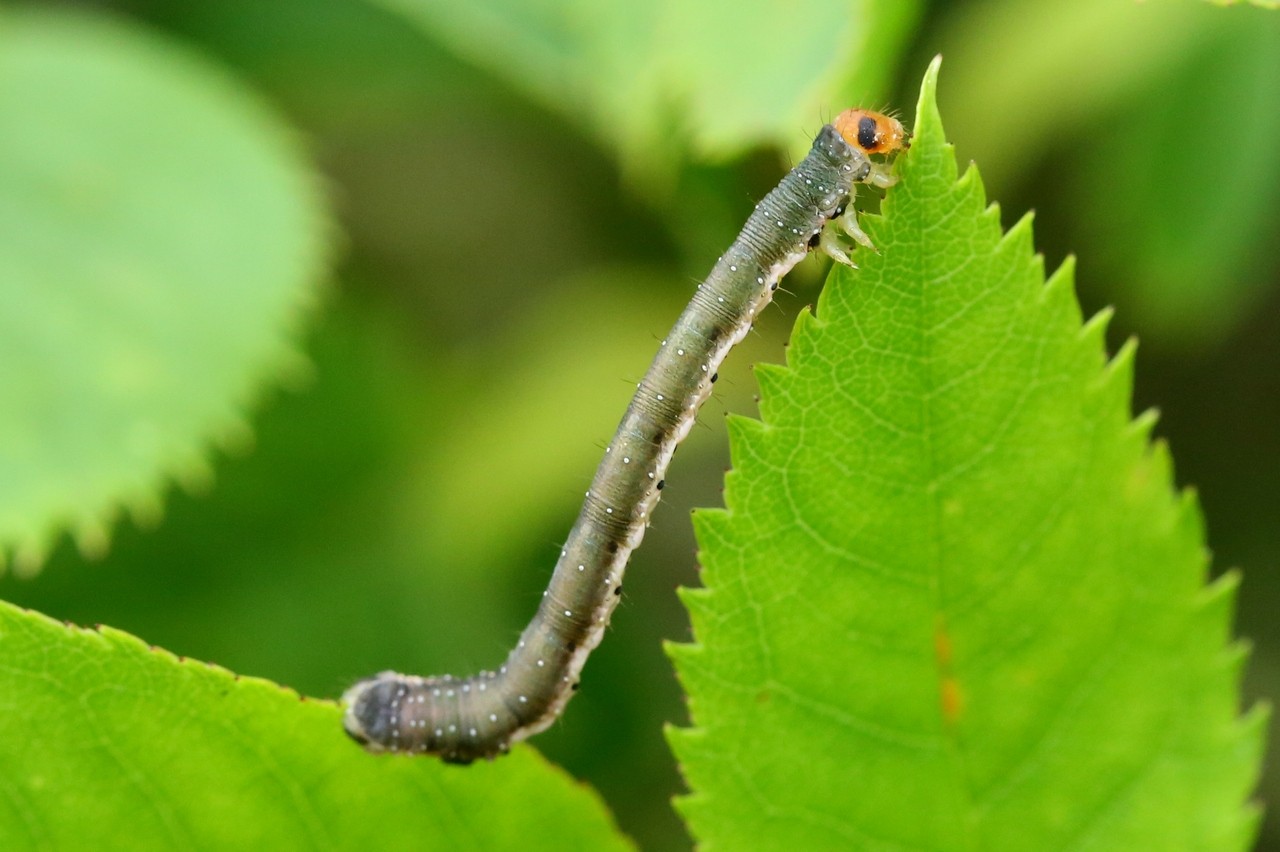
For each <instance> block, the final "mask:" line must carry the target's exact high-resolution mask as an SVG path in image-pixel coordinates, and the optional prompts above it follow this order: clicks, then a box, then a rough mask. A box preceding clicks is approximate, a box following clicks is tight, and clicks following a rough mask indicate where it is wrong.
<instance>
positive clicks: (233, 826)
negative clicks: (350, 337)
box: [0, 603, 628, 850]
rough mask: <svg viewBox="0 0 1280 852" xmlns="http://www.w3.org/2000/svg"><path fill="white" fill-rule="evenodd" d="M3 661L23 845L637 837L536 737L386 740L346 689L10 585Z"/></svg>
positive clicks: (0, 815)
mask: <svg viewBox="0 0 1280 852" xmlns="http://www.w3.org/2000/svg"><path fill="white" fill-rule="evenodd" d="M0 661H2V662H0V719H3V720H4V734H3V736H0V837H3V838H5V847H6V848H49V849H73V848H80V847H83V846H84V845H85V844H86V843H90V842H92V843H98V844H102V843H107V844H108V845H113V844H114V845H119V846H121V847H128V848H130V849H165V848H171V849H192V848H199V849H251V848H252V849H314V848H323V849H356V848H374V847H376V848H380V849H513V848H521V849H529V848H545V849H592V850H595V849H625V848H628V844H627V842H626V841H625V840H624V839H623V838H621V837H620V836H619V835H618V833H617V832H616V830H615V829H614V828H613V826H612V824H611V822H610V819H609V816H608V814H607V812H606V811H605V809H604V807H603V805H602V804H601V802H600V801H599V799H598V798H597V797H596V796H595V794H594V793H592V792H591V791H590V790H589V789H588V788H586V787H583V786H581V785H579V784H578V783H577V782H575V781H574V780H573V779H572V778H570V777H568V776H567V775H565V773H564V772H563V771H561V770H559V769H556V768H555V767H553V766H550V765H549V764H547V763H546V762H545V761H544V760H543V759H542V758H541V757H540V756H539V755H538V754H537V752H535V751H534V750H533V749H531V748H528V747H525V746H519V747H517V748H516V749H515V750H514V751H513V753H512V754H511V755H510V756H509V757H507V758H505V759H503V760H502V761H498V762H493V763H482V764H477V765H475V766H471V767H468V768H465V769H463V768H459V767H449V766H446V765H444V764H442V763H441V762H439V761H436V760H422V759H415V758H404V757H400V758H395V757H392V758H385V757H375V756H373V755H370V754H367V753H365V752H364V751H362V750H360V749H359V748H358V747H356V746H355V745H354V744H353V743H351V742H350V741H348V740H347V739H346V738H345V737H344V736H343V735H342V728H341V725H340V722H339V719H340V710H339V708H338V707H337V706H336V705H335V704H333V703H331V702H327V701H313V700H308V699H305V698H302V699H300V698H299V697H298V695H297V694H296V693H294V692H291V691H289V690H286V689H282V688H281V687H279V686H276V685H275V684H273V683H270V682H268V681H264V680H259V679H257V678H239V677H236V676H235V675H233V674H232V673H230V672H228V671H226V670H224V669H221V668H218V667H217V666H211V665H207V664H205V663H197V662H194V661H190V660H183V659H180V658H175V657H174V656H173V655H171V654H169V653H167V652H164V651H160V650H158V649H155V648H148V647H147V646H146V645H145V644H143V643H142V642H141V641H139V640H138V639H135V638H134V637H132V636H129V635H128V634H126V633H122V632H120V631H118V630H112V629H111V628H105V627H104V628H100V629H99V630H97V631H93V630H83V629H78V628H71V627H65V626H63V625H61V624H58V623H57V622H54V621H52V620H50V619H48V618H46V617H44V616H42V615H38V614H35V613H31V612H26V611H24V610H21V609H18V608H16V607H14V606H12V605H9V604H4V603H0Z"/></svg>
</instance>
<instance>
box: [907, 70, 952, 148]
mask: <svg viewBox="0 0 1280 852" xmlns="http://www.w3.org/2000/svg"><path fill="white" fill-rule="evenodd" d="M941 67H942V54H938V55H937V56H934V57H933V59H932V61H930V62H929V67H928V68H926V69H925V72H924V78H923V79H922V80H921V81H920V97H919V99H918V100H917V101H916V124H915V127H914V128H912V139H913V144H921V143H923V144H924V145H925V146H926V147H928V146H929V145H931V144H941V143H943V142H944V141H945V140H946V134H945V133H943V130H942V116H941V114H940V113H939V112H938V71H939V69H940V68H941Z"/></svg>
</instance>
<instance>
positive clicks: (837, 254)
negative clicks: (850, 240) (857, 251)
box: [818, 224, 858, 269]
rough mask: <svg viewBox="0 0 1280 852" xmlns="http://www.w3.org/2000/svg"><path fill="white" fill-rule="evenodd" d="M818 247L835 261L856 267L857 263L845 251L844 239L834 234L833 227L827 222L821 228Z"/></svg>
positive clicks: (851, 267)
mask: <svg viewBox="0 0 1280 852" xmlns="http://www.w3.org/2000/svg"><path fill="white" fill-rule="evenodd" d="M818 249H819V250H820V251H821V252H822V253H823V254H825V255H827V256H828V257H830V258H831V259H832V260H834V261H835V262H836V263H843V264H844V265H845V266H847V267H849V268H850V269H857V268H858V264H856V263H854V262H853V260H852V258H850V257H849V253H848V252H847V251H845V246H844V241H843V240H841V239H840V237H839V236H837V235H836V231H835V227H834V226H833V225H830V224H828V225H827V226H826V227H825V228H823V229H822V236H821V237H820V238H819V240H818Z"/></svg>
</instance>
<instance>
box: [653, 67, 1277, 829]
mask: <svg viewBox="0 0 1280 852" xmlns="http://www.w3.org/2000/svg"><path fill="white" fill-rule="evenodd" d="M936 73H937V65H936V63H935V65H934V66H933V67H932V68H931V69H930V72H929V73H928V74H927V75H926V78H925V83H924V87H923V89H922V93H921V100H920V104H919V108H918V113H917V116H918V117H917V125H916V128H915V132H916V138H915V140H914V142H913V145H912V148H911V150H910V152H909V153H908V154H906V155H905V157H904V159H903V161H902V162H901V163H900V164H899V168H900V175H901V182H900V183H899V184H898V185H897V186H896V187H894V188H893V189H891V190H889V193H888V196H887V198H886V200H885V202H884V204H883V205H882V215H881V216H879V217H870V216H868V217H864V218H863V222H864V227H865V228H866V230H867V233H868V234H869V235H870V236H871V238H872V239H873V240H874V242H875V243H876V245H877V247H878V248H879V253H878V254H871V253H868V252H863V251H860V252H859V254H860V258H859V260H860V262H861V264H862V267H863V268H862V269H861V270H860V271H858V272H856V273H853V272H849V271H845V270H843V269H839V270H837V271H836V272H835V273H834V274H833V275H832V277H831V279H830V280H829V281H828V284H827V287H826V289H825V290H824V291H823V293H822V297H821V299H820V300H819V304H818V309H817V311H816V315H814V314H802V315H801V317H800V320H799V321H798V322H797V325H796V329H795V333H794V337H793V341H792V345H791V348H790V350H789V353H788V363H787V366H786V367H765V368H761V369H759V370H758V371H757V372H758V375H759V379H760V383H761V394H762V396H761V420H760V421H755V420H749V419H745V418H737V419H735V420H734V421H733V423H732V427H731V434H732V446H733V459H734V470H733V471H732V472H731V473H730V474H729V476H728V478H727V481H726V488H725V503H726V506H727V508H726V509H725V510H711V511H701V512H699V513H698V514H697V516H696V529H697V533H698V539H699V542H700V544H701V548H702V549H701V560H702V564H703V568H704V573H703V579H704V582H705V585H706V588H705V589H703V590H695V591H687V590H686V591H685V592H684V594H683V598H684V600H685V601H686V604H687V605H688V608H689V610H690V613H691V616H692V619H693V627H694V636H695V639H696V643H695V644H692V645H682V646H674V647H673V648H672V649H671V651H672V656H673V657H674V659H675V661H676V664H677V669H678V671H679V674H680V677H681V680H682V682H683V683H684V685H685V687H686V690H687V692H688V694H689V699H690V710H691V715H692V718H693V723H694V727H692V728H691V729H688V730H673V731H672V732H671V742H672V745H673V747H674V749H675V751H676V754H677V756H678V757H679V759H680V761H681V763H682V768H683V771H684V773H685V777H686V779H687V781H688V783H689V786H690V788H691V790H692V794H691V795H690V796H689V797H687V798H686V799H684V800H682V801H681V803H680V806H681V811H682V812H683V813H684V814H685V815H686V817H687V818H688V820H689V822H690V825H691V828H692V830H693V832H694V834H695V836H696V837H697V838H698V839H699V840H700V841H701V842H702V844H703V848H705V849H707V850H713V849H743V848H752V849H783V848H787V849H795V848H802V849H827V848H857V849H895V850H897V849H903V850H905V849H935V850H936V849H1014V848H1017V849H1045V850H1048V849H1065V848H1072V849H1080V848H1087V849H1135V848H1149V849H1242V848H1245V847H1246V846H1247V844H1248V842H1249V839H1250V837H1251V835H1252V833H1253V830H1254V823H1255V819H1256V814H1254V813H1252V812H1251V811H1250V809H1248V808H1247V807H1246V806H1245V805H1244V800H1245V798H1246V797H1247V795H1248V793H1249V790H1250V789H1251V788H1252V786H1253V783H1254V781H1255V779H1256V774H1257V771H1258V761H1259V753H1260V749H1261V737H1260V724H1261V721H1262V717H1263V715H1264V714H1262V713H1256V714H1252V715H1251V716H1249V717H1247V718H1246V719H1244V720H1241V719H1240V718H1239V717H1238V716H1237V713H1238V710H1237V702H1238V686H1239V676H1240V666H1241V661H1242V658H1243V653H1242V652H1241V650H1240V648H1239V647H1238V646H1234V647H1233V646H1231V645H1230V644H1229V643H1230V637H1229V631H1230V616H1231V605H1232V600H1233V596H1234V588H1235V580H1234V577H1233V576H1230V575H1229V576H1227V577H1226V578H1224V579H1222V580H1219V581H1217V582H1215V583H1212V584H1210V585H1208V586H1207V587H1206V585H1205V580H1206V569H1207V558H1206V553H1205V549H1204V539H1203V529H1202V522H1201V518H1200V513H1199V511H1198V508H1197V506H1196V502H1195V500H1194V497H1193V496H1191V495H1190V494H1186V493H1184V494H1181V495H1180V494H1177V493H1176V492H1175V491H1174V490H1173V488H1172V475H1171V469H1170V460H1169V455H1168V453H1167V451H1166V449H1165V447H1164V446H1163V445H1161V444H1158V443H1157V444H1154V445H1153V444H1151V443H1150V442H1149V439H1148V435H1149V432H1150V429H1151V427H1152V425H1153V422H1154V418H1152V417H1145V416H1144V417H1140V418H1138V419H1137V420H1132V419H1131V418H1130V415H1129V401H1130V390H1131V387H1130V384H1131V376H1132V366H1133V352H1134V350H1133V348H1132V347H1131V346H1126V347H1125V348H1123V349H1122V350H1121V351H1120V352H1119V353H1118V354H1117V355H1116V356H1115V357H1114V358H1113V359H1111V360H1110V361H1106V360H1105V358H1104V349H1103V331H1104V328H1105V325H1106V323H1105V315H1104V316H1102V317H1098V318H1095V319H1094V320H1091V321H1089V322H1087V323H1084V324H1083V325H1082V323H1081V317H1080V313H1079V308H1078V306H1077V303H1076V299H1075V296H1074V293H1073V288H1072V278H1071V265H1070V264H1067V265H1065V266H1064V267H1063V268H1061V269H1060V270H1059V271H1058V272H1057V273H1055V274H1054V275H1053V276H1051V277H1050V279H1049V280H1048V281H1047V282H1046V281H1045V279H1044V274H1043V269H1042V262H1041V259H1040V258H1039V257H1038V256H1036V255H1035V254H1034V252H1033V248H1032V243H1031V228H1030V220H1029V219H1023V220H1022V221H1020V222H1018V223H1017V224H1016V225H1015V226H1014V227H1013V228H1011V229H1010V230H1009V231H1008V232H1007V233H1002V232H1001V229H1000V219H999V211H998V210H997V209H996V208H995V207H989V206H987V203H986V200H985V197H984V193H983V189H982V185H981V183H980V181H979V178H978V174H977V171H976V169H972V168H971V169H970V170H969V171H967V172H966V173H965V175H964V176H963V177H960V178H959V179H957V174H956V165H955V158H954V156H953V153H952V151H951V148H950V146H949V145H947V144H946V142H945V138H944V135H943V130H942V124H941V119H940V117H939V114H938V111H937V107H936V104H935V85H936Z"/></svg>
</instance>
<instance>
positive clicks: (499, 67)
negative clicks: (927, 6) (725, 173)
mask: <svg viewBox="0 0 1280 852" xmlns="http://www.w3.org/2000/svg"><path fill="white" fill-rule="evenodd" d="M376 2H378V3H381V4H382V5H384V6H386V7H388V8H392V9H396V10H399V11H401V12H403V13H404V14H406V15H408V16H409V17H411V18H412V19H413V20H415V21H418V22H419V23H421V24H422V25H423V26H424V27H425V28H427V29H428V30H429V31H430V32H431V33H433V34H434V35H436V37H438V38H440V39H441V40H442V41H444V42H445V43H447V44H450V45H452V46H453V47H454V49H455V50H457V51H458V52H459V53H460V54H461V55H463V56H465V57H467V58H468V59H470V60H471V61H473V62H476V63H477V64H479V65H482V66H484V67H486V68H488V69H489V70H491V71H492V72H494V73H495V74H498V75H500V76H502V77H504V78H506V79H507V80H509V81H510V82H511V83H512V84H513V85H515V86H517V87H519V88H521V89H523V90H525V91H526V92H528V93H530V94H531V95H533V96H534V97H536V98H538V99H539V100H540V101H542V102H543V103H544V104H547V105H548V106H550V107H552V108H553V109H557V110H559V111H561V112H564V113H566V114H568V115H571V116H572V117H574V118H575V119H577V121H578V123H579V124H581V125H583V126H586V127H587V128H589V129H590V130H592V131H593V132H595V133H596V134H597V135H599V136H600V137H602V138H604V139H605V140H607V141H608V142H609V143H611V144H612V145H614V146H615V147H617V148H618V149H619V151H620V152H621V154H622V159H623V161H624V163H625V164H627V165H628V166H629V167H631V168H632V169H635V170H638V171H641V172H652V171H653V170H654V169H655V168H657V169H659V170H661V169H662V168H664V167H666V166H669V164H670V162H671V161H672V159H673V158H675V157H677V156H679V154H680V153H681V150H680V148H681V145H682V141H681V137H680V136H679V135H678V134H674V133H672V130H673V128H674V127H686V128H688V129H689V131H690V133H691V134H692V144H693V145H694V147H695V148H696V149H697V150H698V152H699V153H700V154H701V155H703V156H713V157H723V156H726V155H729V154H734V153H738V152H741V151H744V150H746V149H748V148H751V147H753V146H756V145H759V144H761V143H769V142H773V143H787V142H790V141H791V140H792V139H793V136H794V132H795V128H796V127H797V126H809V125H814V124H815V123H817V122H818V121H819V120H820V118H821V117H822V116H823V115H824V114H831V113H834V112H836V111H838V110H840V109H843V108H844V107H845V106H847V105H848V104H846V103H844V102H843V101H842V100H839V99H842V98H844V97H847V96H849V95H850V94H856V95H860V96H871V97H877V98H880V97H884V94H885V87H886V85H887V83H888V80H889V79H890V74H891V73H892V71H893V69H894V68H895V67H896V60H897V56H898V52H899V51H900V50H901V47H902V44H903V41H904V38H905V36H906V32H907V30H908V28H909V25H910V24H911V23H912V22H914V21H915V19H916V16H917V14H918V8H919V4H918V3H916V2H914V0H913V1H912V2H902V0H896V2H895V0H862V2H856V3H849V2H846V1H845V0H804V2H801V3H787V4H782V3H772V2H767V0H750V1H749V2H745V3H744V2H733V3H730V2H726V0H692V2H690V0H666V1H665V2H661V3H632V2H626V0H573V2H567V3H566V2H560V1H559V0H481V2H471V3H449V2H443V0H376ZM513 144H514V143H513Z"/></svg>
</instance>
